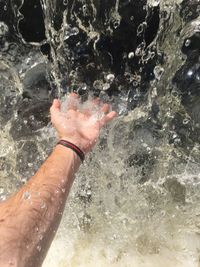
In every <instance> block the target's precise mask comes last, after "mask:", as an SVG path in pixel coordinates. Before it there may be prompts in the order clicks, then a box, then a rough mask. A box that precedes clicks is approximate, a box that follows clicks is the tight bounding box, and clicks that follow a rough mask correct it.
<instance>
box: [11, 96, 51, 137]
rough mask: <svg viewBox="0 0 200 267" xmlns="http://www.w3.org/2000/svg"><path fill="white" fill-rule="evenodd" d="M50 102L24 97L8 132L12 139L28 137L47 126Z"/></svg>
mask: <svg viewBox="0 0 200 267" xmlns="http://www.w3.org/2000/svg"><path fill="white" fill-rule="evenodd" d="M50 105H51V104H50V103H49V102H47V101H40V102H36V101H33V100H31V99H27V98H26V99H24V100H23V101H22V102H21V104H20V106H19V107H18V116H17V118H16V119H15V120H13V122H12V124H11V128H10V134H11V136H12V138H13V139H14V140H19V139H21V138H24V137H30V136H34V135H36V134H37V132H36V131H37V130H39V129H41V128H43V127H44V126H47V124H48V122H49V108H50Z"/></svg>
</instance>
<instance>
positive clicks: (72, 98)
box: [67, 93, 80, 110]
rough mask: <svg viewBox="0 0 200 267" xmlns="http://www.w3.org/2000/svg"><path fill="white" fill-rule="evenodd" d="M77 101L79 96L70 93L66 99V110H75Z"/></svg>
mask: <svg viewBox="0 0 200 267" xmlns="http://www.w3.org/2000/svg"><path fill="white" fill-rule="evenodd" d="M79 101H80V99H79V96H78V95H77V94H76V93H70V94H69V96H68V99H67V109H68V110H69V109H73V110H77V108H78V104H79Z"/></svg>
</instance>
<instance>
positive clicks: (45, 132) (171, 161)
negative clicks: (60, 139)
mask: <svg viewBox="0 0 200 267" xmlns="http://www.w3.org/2000/svg"><path fill="white" fill-rule="evenodd" d="M75 2H76V3H75ZM75 2H74V1H70V0H68V1H66V0H64V1H59V0H57V1H56V0H48V1H46V0H42V1H41V10H40V11H41V14H43V18H44V27H45V30H46V37H45V36H43V33H41V32H40V33H37V31H36V30H35V28H34V27H33V29H32V28H30V29H28V30H27V31H26V30H24V29H22V28H23V26H21V24H20V20H21V23H22V22H23V16H22V14H24V16H25V17H26V16H27V17H26V23H28V22H27V21H28V19H29V18H30V17H31V16H30V14H28V15H27V13H26V12H25V11H24V10H26V9H30V10H32V16H33V17H34V8H33V6H34V5H32V6H28V3H32V1H25V2H24V3H23V2H22V1H16V5H14V3H12V1H11V2H8V1H2V2H0V8H1V12H0V140H1V146H0V199H1V200H4V199H6V197H7V196H8V195H9V194H11V193H12V192H14V191H15V190H16V189H17V188H19V187H20V186H21V185H22V184H23V183H24V182H26V180H27V179H28V178H29V177H31V175H33V174H34V172H35V171H36V170H37V168H38V167H39V166H40V164H41V163H42V162H43V160H44V159H45V158H46V157H47V155H48V153H50V151H51V149H52V147H53V145H54V143H55V134H54V131H53V129H52V127H51V125H49V115H48V110H49V106H50V103H51V101H52V99H53V97H54V96H55V95H58V96H60V97H63V95H65V93H67V92H68V91H72V90H76V91H78V92H79V93H80V94H81V95H83V100H84V99H86V98H87V94H88V93H89V95H90V96H91V95H93V94H94V95H99V96H100V98H102V99H105V100H106V101H109V102H111V103H112V105H113V108H114V109H116V110H117V111H118V112H119V114H120V116H119V117H118V118H117V119H115V121H113V122H112V123H111V124H110V125H109V127H107V128H106V129H104V130H103V132H102V135H101V139H100V141H99V143H98V145H97V147H96V148H95V150H94V152H93V153H91V154H90V155H89V156H88V157H87V160H86V162H85V163H84V165H83V166H81V169H80V171H79V173H78V174H77V177H76V180H75V183H74V185H73V188H72V191H71V193H70V196H69V199H68V201H67V204H66V209H65V213H64V216H63V220H62V222H61V225H60V228H59V230H58V233H57V235H56V238H55V240H54V242H53V244H52V247H51V249H50V251H49V253H48V255H47V258H46V260H45V262H44V265H43V266H44V267H55V266H58V267H65V266H67V267H86V266H87V267H90V266H93V267H94V266H95V267H102V266H103V267H121V266H123V267H126V266H127V267H143V266H144V267H149V266H150V267H174V266H176V267H179V266H180V267H190V266H191V267H199V266H200V263H199V257H200V208H199V203H200V153H199V152H200V151H199V146H200V144H199V141H200V139H199V138H200V116H199V114H200V112H199V111H200V110H199V107H200V106H199V104H200V99H199V97H200V95H199V92H200V91H199V89H200V61H199V56H200V19H199V17H198V16H199V13H200V3H199V2H198V0H193V1H185V0H184V1H181V0H176V1H175V0H174V1H173V0H168V1H167V0H160V1H159V0H148V2H147V4H146V1H140V2H137V1H134V0H132V1H122V0H119V1H109V3H104V1H84V0H83V1H78V0H77V1H75ZM9 3H10V4H9ZM26 5H27V6H26ZM35 5H36V7H35V8H36V9H37V6H38V5H39V1H37V3H36V4H35ZM25 6H26V8H25ZM37 12H39V11H38V10H37ZM37 14H38V21H39V13H37ZM17 28H19V31H18V30H17ZM31 29H32V32H31ZM36 29H37V27H36ZM41 29H42V25H40V30H41ZM29 31H30V32H31V34H29ZM38 32H39V30H38ZM20 33H21V34H22V35H21V34H20ZM35 33H36V34H35ZM34 34H35V35H34ZM33 35H34V36H35V37H34V38H32V36H33ZM31 38H32V39H31ZM41 45H42V51H43V53H41V51H40V46H41Z"/></svg>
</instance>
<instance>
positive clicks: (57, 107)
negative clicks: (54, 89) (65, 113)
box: [50, 99, 61, 114]
mask: <svg viewBox="0 0 200 267" xmlns="http://www.w3.org/2000/svg"><path fill="white" fill-rule="evenodd" d="M60 108H61V103H60V100H58V99H54V100H53V104H52V106H51V108H50V112H51V114H52V113H55V112H60Z"/></svg>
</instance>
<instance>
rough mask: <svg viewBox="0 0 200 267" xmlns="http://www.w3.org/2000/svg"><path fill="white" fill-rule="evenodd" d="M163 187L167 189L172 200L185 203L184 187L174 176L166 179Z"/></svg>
mask: <svg viewBox="0 0 200 267" xmlns="http://www.w3.org/2000/svg"><path fill="white" fill-rule="evenodd" d="M164 187H165V188H166V189H167V190H168V192H169V193H170V195H171V197H172V200H173V201H174V202H177V203H180V204H184V203H185V198H186V188H185V186H184V185H182V184H181V183H180V182H179V181H178V180H177V179H176V178H170V179H167V181H166V182H165V183H164Z"/></svg>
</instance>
